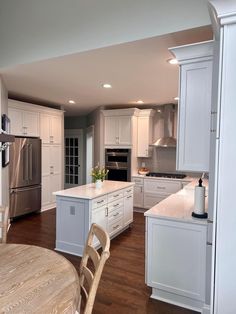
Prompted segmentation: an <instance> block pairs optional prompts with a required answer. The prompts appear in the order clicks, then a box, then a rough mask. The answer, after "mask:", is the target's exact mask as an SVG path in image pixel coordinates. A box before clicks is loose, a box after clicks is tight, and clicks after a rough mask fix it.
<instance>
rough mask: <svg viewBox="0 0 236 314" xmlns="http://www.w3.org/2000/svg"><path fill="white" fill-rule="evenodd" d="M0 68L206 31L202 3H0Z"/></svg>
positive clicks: (69, 0)
mask: <svg viewBox="0 0 236 314" xmlns="http://www.w3.org/2000/svg"><path fill="white" fill-rule="evenodd" d="M0 8H1V19H0V29H1V34H0V42H1V46H0V56H1V60H0V68H2V67H7V66H11V65H16V64H22V63H29V62H33V61H37V60H43V59H49V58H53V57H57V56H62V55H66V54H71V53H76V52H81V51H88V50H92V49H96V48H100V47H106V46H110V45H114V44H120V43H124V42H130V41H134V40H139V39H143V38H148V37H153V36H158V35H162V34H167V33H172V32H177V31H181V30H185V29H190V28H195V27H199V26H203V25H209V24H210V19H209V14H208V9H207V0H178V1H173V0H165V1H163V0H147V1H143V0H129V1H126V0H119V1H117V0H99V1H96V0H93V1H92V0H40V1H39V0H20V1H16V0H7V1H6V0H0Z"/></svg>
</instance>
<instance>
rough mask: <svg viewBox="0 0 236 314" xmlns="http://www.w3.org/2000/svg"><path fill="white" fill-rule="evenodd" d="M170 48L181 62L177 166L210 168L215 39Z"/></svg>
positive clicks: (197, 168)
mask: <svg viewBox="0 0 236 314" xmlns="http://www.w3.org/2000/svg"><path fill="white" fill-rule="evenodd" d="M170 50H171V52H172V53H173V54H174V55H175V56H176V58H177V60H178V61H179V64H180V82H179V108H178V139H177V170H181V171H201V172H203V171H209V154H210V117H211V88H212V58H213V48H212V41H208V42H204V43H197V44H191V45H186V46H182V47H175V48H171V49H170Z"/></svg>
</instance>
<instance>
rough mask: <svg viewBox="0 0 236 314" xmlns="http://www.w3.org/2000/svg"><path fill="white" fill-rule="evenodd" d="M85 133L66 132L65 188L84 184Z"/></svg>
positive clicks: (80, 131)
mask: <svg viewBox="0 0 236 314" xmlns="http://www.w3.org/2000/svg"><path fill="white" fill-rule="evenodd" d="M82 163H83V131H82V130H80V129H76V130H75V129H74V130H68V129H66V130H65V188H66V189H67V188H71V187H74V186H77V185H81V184H82V178H83V167H82V166H83V165H82Z"/></svg>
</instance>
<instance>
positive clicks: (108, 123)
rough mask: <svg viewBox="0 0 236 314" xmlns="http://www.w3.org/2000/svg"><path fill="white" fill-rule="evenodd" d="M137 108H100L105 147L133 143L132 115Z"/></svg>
mask: <svg viewBox="0 0 236 314" xmlns="http://www.w3.org/2000/svg"><path fill="white" fill-rule="evenodd" d="M138 112H139V110H138V109H136V108H134V109H133V108H132V109H114V110H102V113H103V115H104V145H105V146H106V147H110V146H113V147H123V148H124V147H130V146H132V145H133V133H134V123H133V119H134V116H137V114H138Z"/></svg>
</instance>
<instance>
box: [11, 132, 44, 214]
mask: <svg viewBox="0 0 236 314" xmlns="http://www.w3.org/2000/svg"><path fill="white" fill-rule="evenodd" d="M9 172H10V180H9V181H10V182H9V183H10V217H11V218H14V217H17V216H21V215H24V214H27V213H30V212H33V211H38V210H40V209H41V140H40V139H38V138H26V137H16V138H15V142H14V143H13V144H12V145H11V146H10V164H9Z"/></svg>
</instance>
